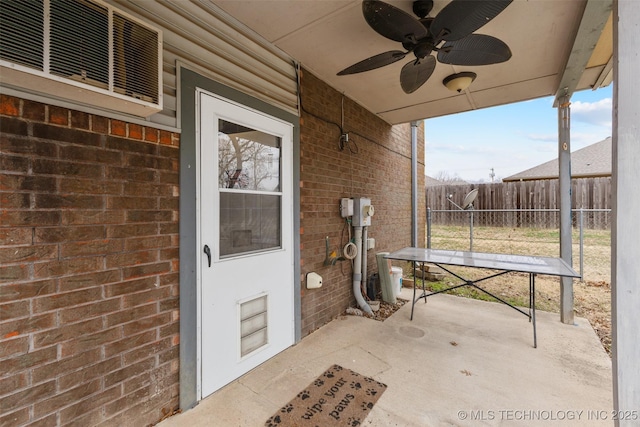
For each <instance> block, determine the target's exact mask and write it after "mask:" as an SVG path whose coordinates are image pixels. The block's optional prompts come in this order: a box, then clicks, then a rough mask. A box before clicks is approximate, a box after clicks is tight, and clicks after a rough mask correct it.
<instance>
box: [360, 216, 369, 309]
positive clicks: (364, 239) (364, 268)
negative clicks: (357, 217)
mask: <svg viewBox="0 0 640 427" xmlns="http://www.w3.org/2000/svg"><path fill="white" fill-rule="evenodd" d="M362 284H363V285H364V289H365V293H366V292H367V227H362ZM360 290H362V287H361V288H360ZM367 304H368V303H367Z"/></svg>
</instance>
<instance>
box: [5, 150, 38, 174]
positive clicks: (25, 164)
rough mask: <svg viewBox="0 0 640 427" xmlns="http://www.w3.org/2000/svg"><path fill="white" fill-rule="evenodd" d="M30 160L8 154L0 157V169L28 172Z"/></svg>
mask: <svg viewBox="0 0 640 427" xmlns="http://www.w3.org/2000/svg"><path fill="white" fill-rule="evenodd" d="M30 164H31V161H30V159H29V158H28V157H23V156H11V155H8V154H4V153H3V155H2V157H0V170H2V171H5V172H23V173H28V172H29V167H30Z"/></svg>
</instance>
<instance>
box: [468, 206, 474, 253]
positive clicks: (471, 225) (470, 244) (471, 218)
mask: <svg viewBox="0 0 640 427" xmlns="http://www.w3.org/2000/svg"><path fill="white" fill-rule="evenodd" d="M469 251H470V252H473V208H471V210H470V211H469Z"/></svg>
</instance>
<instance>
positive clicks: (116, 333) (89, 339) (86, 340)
mask: <svg viewBox="0 0 640 427" xmlns="http://www.w3.org/2000/svg"><path fill="white" fill-rule="evenodd" d="M120 338H122V334H121V328H119V327H116V328H111V329H105V330H102V331H99V332H96V333H94V334H86V335H82V336H79V337H77V338H76V339H73V340H70V341H66V342H64V343H62V344H61V345H60V353H61V357H67V356H72V355H74V354H76V353H77V352H79V351H85V350H87V349H90V348H94V347H99V346H102V345H105V344H108V343H110V342H114V341H117V340H118V339H120Z"/></svg>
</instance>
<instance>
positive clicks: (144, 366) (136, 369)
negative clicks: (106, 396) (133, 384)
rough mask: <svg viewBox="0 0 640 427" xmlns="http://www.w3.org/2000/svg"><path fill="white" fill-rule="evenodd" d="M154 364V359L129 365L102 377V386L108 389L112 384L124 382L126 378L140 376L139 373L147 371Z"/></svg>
mask: <svg viewBox="0 0 640 427" xmlns="http://www.w3.org/2000/svg"><path fill="white" fill-rule="evenodd" d="M154 364H155V360H154V358H149V359H145V360H143V361H141V362H138V363H136V364H133V365H129V366H127V367H125V368H122V369H119V370H117V371H115V372H112V373H110V374H108V375H107V376H105V377H104V386H105V387H110V386H112V385H113V384H117V383H119V382H122V381H124V380H125V379H127V378H131V377H134V376H136V375H140V374H141V373H143V372H145V371H148V370H149V369H151V368H152V367H153V365H154Z"/></svg>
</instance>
